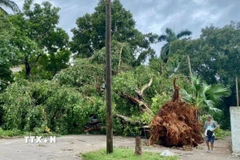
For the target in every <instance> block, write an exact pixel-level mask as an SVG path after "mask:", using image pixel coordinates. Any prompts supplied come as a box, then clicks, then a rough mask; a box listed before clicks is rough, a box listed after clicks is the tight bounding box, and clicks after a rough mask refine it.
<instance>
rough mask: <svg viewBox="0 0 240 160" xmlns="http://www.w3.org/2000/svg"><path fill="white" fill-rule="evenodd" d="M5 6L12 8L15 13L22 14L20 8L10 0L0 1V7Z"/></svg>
mask: <svg viewBox="0 0 240 160" xmlns="http://www.w3.org/2000/svg"><path fill="white" fill-rule="evenodd" d="M1 4H2V5H4V6H6V7H8V8H11V10H12V11H14V12H20V9H19V7H18V5H17V4H16V3H15V2H13V1H10V0H0V5H1Z"/></svg>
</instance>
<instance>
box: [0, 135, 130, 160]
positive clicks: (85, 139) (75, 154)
mask: <svg viewBox="0 0 240 160" xmlns="http://www.w3.org/2000/svg"><path fill="white" fill-rule="evenodd" d="M56 140H57V141H56V143H44V142H42V143H39V144H36V143H33V144H32V143H25V138H14V139H0V160H80V159H81V158H80V157H79V155H80V153H85V152H89V151H92V150H98V149H100V148H105V146H106V145H105V143H106V142H105V136H96V135H74V136H63V137H59V138H58V137H57V138H56ZM131 143H134V139H133V138H122V137H114V146H121V145H131Z"/></svg>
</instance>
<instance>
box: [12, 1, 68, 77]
mask: <svg viewBox="0 0 240 160" xmlns="http://www.w3.org/2000/svg"><path fill="white" fill-rule="evenodd" d="M58 12H59V8H57V7H53V6H52V5H51V3H49V2H43V3H42V5H40V4H33V1H32V0H26V1H25V3H24V7H23V12H22V13H20V14H17V15H13V16H11V17H10V21H11V23H12V24H13V26H14V27H15V28H16V32H15V34H14V38H13V39H12V40H11V44H12V45H14V46H16V47H17V48H18V49H19V52H18V54H17V55H18V64H24V65H25V75H26V76H27V77H28V78H30V74H32V75H33V78H35V79H39V78H42V79H51V78H52V77H53V76H54V75H55V74H56V73H57V72H59V71H60V70H61V69H63V68H66V67H67V66H68V64H67V63H68V61H69V58H70V54H71V53H70V51H69V49H68V41H69V37H68V35H67V33H66V32H65V31H64V30H63V29H61V28H59V27H57V25H58V22H59V15H58Z"/></svg>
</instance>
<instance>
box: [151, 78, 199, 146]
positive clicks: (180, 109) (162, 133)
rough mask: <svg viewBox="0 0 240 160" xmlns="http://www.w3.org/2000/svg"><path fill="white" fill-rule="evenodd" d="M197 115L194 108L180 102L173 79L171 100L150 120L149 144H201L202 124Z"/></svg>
mask: <svg viewBox="0 0 240 160" xmlns="http://www.w3.org/2000/svg"><path fill="white" fill-rule="evenodd" d="M197 114H198V110H197V109H196V107H195V106H192V105H191V104H188V103H185V102H183V101H182V100H181V98H180V95H179V87H178V86H176V78H175V79H174V93H173V97H172V100H171V101H170V102H168V103H166V104H165V105H163V106H162V107H161V109H160V110H159V112H158V113H157V115H156V116H155V117H154V119H153V120H152V123H151V128H152V130H151V133H150V139H149V142H150V144H161V145H164V146H167V147H171V146H178V147H182V146H185V145H190V146H197V145H198V144H200V143H202V142H203V138H202V135H201V128H202V124H201V122H200V121H199V120H198V118H197Z"/></svg>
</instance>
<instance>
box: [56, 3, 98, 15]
mask: <svg viewBox="0 0 240 160" xmlns="http://www.w3.org/2000/svg"><path fill="white" fill-rule="evenodd" d="M86 2H87V1H86ZM92 2H94V1H91V2H89V1H88V3H82V5H81V6H79V5H78V6H76V7H74V8H71V9H69V10H65V11H63V12H62V13H61V14H63V13H64V14H65V13H68V12H70V11H74V10H76V9H79V8H82V7H84V6H86V5H89V4H91V3H92ZM61 11H62V10H61ZM61 11H60V12H61Z"/></svg>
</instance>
